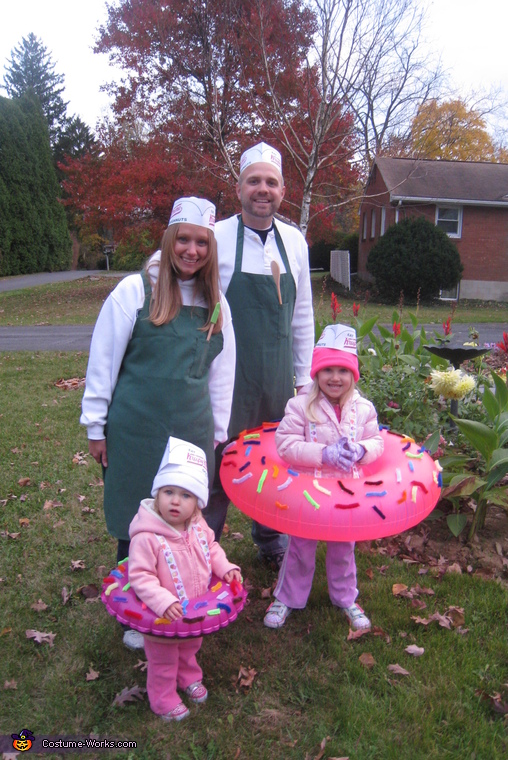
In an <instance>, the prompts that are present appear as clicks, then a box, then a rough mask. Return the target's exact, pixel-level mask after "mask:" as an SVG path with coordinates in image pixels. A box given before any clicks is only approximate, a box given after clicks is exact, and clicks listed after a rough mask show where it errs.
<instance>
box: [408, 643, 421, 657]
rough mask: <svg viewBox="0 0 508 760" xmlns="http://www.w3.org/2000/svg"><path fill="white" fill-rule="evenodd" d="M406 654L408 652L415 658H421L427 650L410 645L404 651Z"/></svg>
mask: <svg viewBox="0 0 508 760" xmlns="http://www.w3.org/2000/svg"><path fill="white" fill-rule="evenodd" d="M404 652H407V653H408V654H410V655H412V656H413V657H421V656H422V654H423V653H424V652H425V649H424V648H423V647H418V646H416V644H410V645H409V646H408V647H406V648H405V649H404Z"/></svg>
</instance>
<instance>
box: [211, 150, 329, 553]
mask: <svg viewBox="0 0 508 760" xmlns="http://www.w3.org/2000/svg"><path fill="white" fill-rule="evenodd" d="M284 193H285V187H284V180H283V178H282V159H281V155H280V153H279V152H278V151H277V150H275V149H274V148H272V147H270V146H269V145H267V144H266V143H259V145H256V146H254V147H253V148H250V149H249V150H247V151H245V153H244V154H243V155H242V157H241V162H240V176H239V179H238V183H237V186H236V194H237V196H238V199H239V201H240V204H241V207H242V212H241V215H239V216H236V215H235V216H232V217H230V218H229V219H226V220H224V221H222V222H218V223H217V224H216V226H215V237H216V239H217V246H218V255H219V271H220V280H221V288H222V291H223V292H224V293H225V295H226V298H227V300H228V302H229V305H230V307H231V312H232V316H233V327H234V330H235V338H236V350H237V354H236V377H235V388H234V393H233V407H232V411H231V421H230V425H229V436H230V437H232V436H235V435H237V434H238V433H239V432H240V431H242V430H244V429H246V428H252V427H256V426H258V425H260V424H261V423H262V422H265V421H268V420H278V419H280V418H281V417H282V416H283V414H284V407H285V405H286V402H287V400H288V399H289V398H290V397H291V396H293V394H294V385H295V381H296V387H297V389H299V388H300V387H301V386H302V385H304V384H305V383H307V382H309V381H310V375H309V372H310V365H311V359H312V350H313V347H314V315H313V309H312V292H311V285H310V272H309V256H308V247H307V243H306V242H305V239H304V237H303V235H302V234H301V232H300V231H299V230H298V229H296V228H295V227H292V226H290V225H288V224H284V223H283V222H280V221H279V220H276V221H274V214H275V213H276V211H277V210H278V209H279V207H280V204H281V203H282V199H283V198H284ZM272 261H274V262H276V264H277V265H278V267H279V270H280V301H279V294H278V290H277V286H276V281H275V278H274V276H273V274H272V269H271V265H272ZM220 453H221V450H218V451H217V456H216V473H215V483H214V487H213V489H212V493H211V497H210V501H209V505H208V507H207V509H206V510H205V511H204V516H205V518H206V520H207V522H208V524H209V525H210V526H211V528H212V529H213V530H214V531H215V535H216V538H217V540H219V539H220V536H221V533H222V529H223V527H224V522H225V520H226V514H227V508H228V505H229V499H228V497H227V496H226V494H225V493H224V490H223V489H222V486H221V485H220V479H219V467H220ZM252 538H253V540H254V542H255V543H256V544H257V545H258V547H259V557H260V559H264V560H266V561H268V562H269V563H271V564H273V565H275V566H277V567H279V566H280V563H281V562H282V557H283V555H284V551H285V548H286V545H287V536H283V535H281V534H280V533H277V532H276V531H274V530H271V529H269V528H267V527H265V526H262V525H260V524H259V523H256V522H253V526H252Z"/></svg>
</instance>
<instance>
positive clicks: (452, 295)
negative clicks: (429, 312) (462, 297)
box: [439, 283, 459, 301]
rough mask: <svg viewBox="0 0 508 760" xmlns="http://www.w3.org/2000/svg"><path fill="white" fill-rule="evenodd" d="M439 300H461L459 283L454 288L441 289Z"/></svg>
mask: <svg viewBox="0 0 508 760" xmlns="http://www.w3.org/2000/svg"><path fill="white" fill-rule="evenodd" d="M439 298H440V299H441V301H458V300H459V283H457V285H455V287H454V288H449V289H448V290H444V289H441V290H440V291H439Z"/></svg>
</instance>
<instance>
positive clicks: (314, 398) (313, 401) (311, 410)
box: [305, 370, 356, 422]
mask: <svg viewBox="0 0 508 760" xmlns="http://www.w3.org/2000/svg"><path fill="white" fill-rule="evenodd" d="M348 371H349V374H350V375H351V387H350V389H349V390H348V392H347V393H345V394H344V396H343V397H342V398H341V399H340V402H339V406H340V408H341V409H342V408H343V407H344V404H345V403H346V401H348V399H350V398H351V396H352V395H353V393H354V391H355V388H356V381H355V379H354V377H353V373H352V372H351V370H348ZM318 374H319V373H316V375H315V377H314V380H313V381H312V388H311V389H310V391H309V392H308V394H307V404H306V407H305V416H306V417H307V419H308V420H309V422H321V420H320V419H319V417H318V414H317V410H318V408H319V405H318V400H319V396H320V394H321V393H323V391H322V390H321V388H320V387H319V383H318V377H317V376H318Z"/></svg>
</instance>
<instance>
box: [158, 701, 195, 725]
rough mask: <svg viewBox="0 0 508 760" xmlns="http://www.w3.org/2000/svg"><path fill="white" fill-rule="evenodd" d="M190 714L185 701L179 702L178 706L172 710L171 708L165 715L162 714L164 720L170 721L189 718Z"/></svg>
mask: <svg viewBox="0 0 508 760" xmlns="http://www.w3.org/2000/svg"><path fill="white" fill-rule="evenodd" d="M189 715H190V710H189V708H188V707H185V705H184V703H183V702H179V703H178V704H177V706H176V707H173V709H172V710H170V711H169V712H168V713H166V714H165V715H161V718H162V720H165V721H170V720H183V719H184V718H188V717H189Z"/></svg>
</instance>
